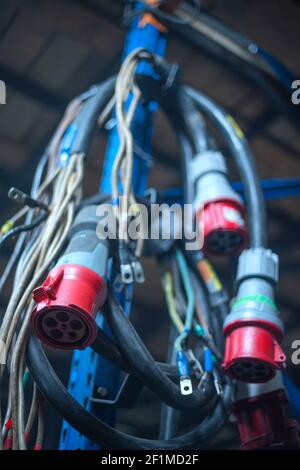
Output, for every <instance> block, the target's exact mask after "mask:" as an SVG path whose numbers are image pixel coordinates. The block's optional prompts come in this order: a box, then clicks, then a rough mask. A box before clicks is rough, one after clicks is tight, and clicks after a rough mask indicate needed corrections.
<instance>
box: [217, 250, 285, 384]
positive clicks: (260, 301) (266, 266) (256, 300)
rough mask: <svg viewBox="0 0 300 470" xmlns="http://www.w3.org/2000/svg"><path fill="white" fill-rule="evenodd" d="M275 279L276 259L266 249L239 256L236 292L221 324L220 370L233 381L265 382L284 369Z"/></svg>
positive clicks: (281, 331) (280, 322)
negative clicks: (222, 347)
mask: <svg viewBox="0 0 300 470" xmlns="http://www.w3.org/2000/svg"><path fill="white" fill-rule="evenodd" d="M277 279H278V257H277V255H276V254H274V253H272V252H271V251H270V250H266V249H264V248H252V249H249V250H245V251H244V252H243V253H242V254H241V255H240V258H239V265H238V274H237V282H238V293H237V296H236V299H235V302H234V304H233V306H232V310H231V313H230V314H229V315H228V316H227V318H226V320H225V324H224V334H225V338H226V342H225V356H224V363H223V369H224V371H225V372H226V373H227V374H228V375H229V376H231V377H232V378H234V379H237V380H241V381H244V382H249V383H262V382H267V381H268V380H270V379H271V378H272V377H274V375H275V373H276V371H277V370H279V369H282V368H283V367H285V361H286V357H285V354H284V352H283V350H282V349H281V347H280V342H281V340H282V337H283V324H282V321H281V319H280V317H279V312H278V311H277V308H276V305H275V303H274V286H275V284H276V282H277Z"/></svg>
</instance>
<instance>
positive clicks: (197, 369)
mask: <svg viewBox="0 0 300 470" xmlns="http://www.w3.org/2000/svg"><path fill="white" fill-rule="evenodd" d="M142 60H148V61H151V63H152V65H153V66H154V67H156V70H157V71H158V72H159V73H160V75H161V80H160V81H159V82H158V84H159V85H160V84H161V83H165V80H166V78H167V77H166V76H165V75H164V74H165V73H167V72H168V70H169V68H168V66H167V64H163V63H162V61H161V59H159V58H156V57H154V56H151V55H150V54H148V53H147V52H146V51H145V50H143V49H137V50H135V51H134V52H133V53H132V54H131V55H130V56H129V57H128V58H127V59H126V60H125V61H124V64H123V66H122V67H121V70H120V73H119V74H118V76H117V79H115V78H112V79H109V80H107V81H106V82H104V83H103V84H101V85H98V86H96V87H93V88H92V89H91V90H90V92H88V93H87V94H84V95H82V96H81V97H79V98H78V99H76V100H74V101H73V103H72V105H71V107H69V109H68V111H67V113H66V116H65V117H64V119H63V121H62V123H61V125H60V127H59V129H58V131H57V133H56V135H55V138H54V139H53V140H52V144H51V145H50V151H49V152H48V153H47V159H48V169H47V174H46V176H45V180H44V181H43V182H42V183H41V182H38V184H37V185H36V188H35V192H34V195H35V198H36V199H37V200H39V199H41V200H43V201H44V202H45V204H46V205H47V207H48V212H44V215H43V217H44V220H43V221H42V222H41V223H42V225H40V226H39V227H38V228H37V227H33V228H32V229H31V235H30V237H28V238H27V239H26V240H25V239H24V237H23V238H22V244H21V248H20V250H21V249H22V248H23V247H24V250H23V253H21V251H19V264H18V266H17V270H16V275H15V288H14V291H13V293H12V296H11V299H10V301H9V304H8V307H7V310H6V314H5V316H4V319H3V323H2V326H1V329H0V340H2V341H3V342H4V344H5V345H6V348H7V352H8V353H9V354H8V358H9V360H8V366H9V367H8V368H7V369H8V371H9V374H10V383H9V392H8V396H9V400H10V401H9V405H8V410H7V413H6V420H5V423H4V424H5V426H4V428H3V437H4V439H7V436H10V435H12V437H13V442H12V446H13V448H14V449H25V448H26V434H28V433H30V431H31V430H32V428H33V423H34V420H35V416H36V414H38V416H39V419H38V423H39V424H38V430H37V437H36V448H38V447H39V446H40V445H41V442H42V434H43V415H42V406H41V400H40V395H39V393H41V394H42V395H43V396H44V397H46V398H47V400H49V401H50V402H51V403H52V404H53V405H54V406H55V408H56V409H57V410H58V411H59V413H60V414H61V415H62V416H63V418H64V419H66V420H67V421H68V422H69V423H70V424H71V425H72V426H73V427H75V428H76V429H77V430H79V431H80V432H81V433H82V434H84V435H85V436H87V437H88V438H90V439H91V440H92V441H94V442H96V443H99V444H101V445H102V446H104V447H108V448H118V449H128V448H138V449H176V448H178V449H179V448H184V449H187V448H199V447H201V446H203V445H204V444H205V443H206V442H207V441H208V440H209V439H210V438H212V437H213V436H214V435H215V434H216V432H217V431H218V430H219V429H221V427H222V426H223V425H224V423H225V422H226V420H227V418H228V415H229V414H230V412H231V409H232V403H233V398H234V394H233V391H234V386H233V383H232V382H231V380H230V379H229V378H228V377H227V376H225V375H224V374H223V370H222V360H223V354H224V335H223V331H222V329H223V322H224V320H225V318H226V316H227V313H228V299H227V295H226V292H225V290H224V288H223V287H222V285H221V282H220V280H219V279H218V277H217V275H216V273H215V271H214V269H213V267H212V265H211V264H210V262H209V261H208V259H207V258H206V257H205V255H204V254H203V253H202V251H201V250H200V249H199V248H197V249H196V248H195V249H194V250H186V249H185V247H184V243H182V242H181V243H175V240H173V242H172V244H171V246H170V247H169V250H168V252H167V253H165V252H164V251H163V250H162V252H161V253H159V255H158V262H159V264H160V268H161V276H162V284H163V288H164V291H165V296H166V303H167V307H168V311H169V314H170V318H171V321H172V323H173V326H174V328H175V330H176V338H175V341H174V350H175V352H176V363H177V365H176V366H175V365H174V364H173V363H172V364H164V363H163V364H161V363H157V362H156V361H155V360H154V358H153V357H152V356H151V354H150V353H149V351H148V350H147V348H146V346H145V345H144V343H143V341H142V339H141V338H140V337H139V335H138V334H137V332H136V330H135V329H134V327H133V325H132V324H131V322H130V320H129V319H128V318H127V317H126V315H125V313H124V311H123V309H122V306H121V305H120V304H119V302H118V300H117V298H116V293H115V292H114V288H113V284H112V282H110V281H108V297H107V301H106V303H105V304H104V306H103V312H102V313H103V315H104V317H105V319H106V321H107V323H108V325H109V327H110V328H111V331H112V333H113V338H114V339H113V340H112V339H110V338H109V337H108V336H106V335H105V334H104V333H103V331H101V330H99V329H98V336H97V339H96V341H95V343H94V344H93V345H92V347H93V349H94V350H95V351H96V352H97V353H99V354H101V355H102V356H104V357H106V358H107V359H109V360H110V361H111V362H113V363H115V364H116V365H117V366H118V367H120V368H121V369H123V370H124V371H125V372H127V373H128V374H130V375H132V376H134V377H135V378H136V379H138V380H139V381H140V382H142V383H143V384H144V385H145V386H146V387H147V388H149V389H150V390H151V391H152V392H153V393H154V394H155V395H156V396H157V397H158V398H159V399H160V400H161V401H162V403H164V404H165V405H168V406H169V407H171V408H172V409H176V410H179V411H182V412H184V411H193V412H197V411H198V410H199V409H200V408H202V407H203V406H204V405H207V406H208V412H207V417H206V418H205V419H204V420H203V421H202V422H201V423H200V424H199V425H198V426H197V427H196V428H195V429H194V430H192V431H190V432H188V433H186V434H184V435H182V436H178V437H174V438H172V439H162V440H147V439H142V438H137V437H134V436H130V435H127V434H125V433H122V432H120V431H117V430H115V429H113V428H112V427H110V426H108V425H107V424H106V423H104V422H103V421H101V420H100V419H98V418H96V417H95V416H93V415H92V414H91V413H89V412H88V411H87V410H85V409H84V408H83V407H82V406H81V405H80V404H79V403H77V402H76V401H75V399H74V398H73V397H72V396H71V395H70V394H69V393H68V391H67V390H66V389H65V387H64V386H63V384H62V383H61V382H60V380H59V378H58V377H57V376H56V374H55V371H54V370H53V369H52V367H51V365H50V364H49V361H48V359H47V357H46V354H45V352H44V350H43V348H42V346H41V343H39V342H38V341H37V339H36V338H34V337H33V336H32V335H29V331H28V325H29V320H30V312H31V311H32V307H33V305H32V301H31V292H32V290H33V289H34V288H36V286H37V284H38V283H39V282H40V281H41V278H42V277H43V276H44V275H45V274H46V273H47V271H48V270H49V269H50V268H51V267H52V264H53V263H54V262H55V261H57V259H58V257H59V255H60V252H61V250H62V249H63V247H64V245H65V241H66V239H67V237H68V234H69V232H70V228H71V225H72V222H73V219H74V216H75V214H76V212H77V209H78V203H79V201H80V200H81V196H82V195H81V185H82V180H83V176H84V159H85V157H86V156H87V153H88V145H89V142H90V140H91V136H92V132H93V130H94V128H95V125H96V123H97V122H98V123H99V122H100V123H101V124H103V123H104V122H105V121H107V119H108V118H109V116H110V113H111V110H112V105H113V104H114V103H115V107H116V110H115V113H116V125H117V129H118V133H119V149H118V153H117V156H116V159H115V162H114V167H113V170H112V174H111V181H112V194H111V198H110V196H107V195H105V196H104V197H103V195H101V196H100V197H99V196H97V197H96V199H95V200H96V202H97V200H98V202H100V203H103V202H107V201H110V199H111V200H112V204H113V206H114V208H115V212H114V213H115V217H116V218H117V220H118V224H119V239H118V240H117V243H110V250H109V253H110V258H111V259H112V261H113V266H114V269H115V270H116V275H119V274H120V273H121V275H122V267H124V266H127V265H130V264H132V263H133V264H134V263H136V258H135V257H136V256H140V255H141V253H142V249H143V239H142V237H141V238H140V239H139V240H138V242H137V244H136V246H135V253H133V250H132V248H131V244H130V242H131V240H130V239H129V238H128V234H127V228H128V227H127V226H128V220H129V217H130V214H129V207H130V204H133V205H135V204H136V198H135V195H134V192H133V188H132V168H133V136H132V132H131V123H132V120H133V117H134V113H135V110H136V108H137V105H138V103H139V100H140V99H141V97H142V96H143V98H144V99H145V100H146V101H147V100H148V101H149V100H150V99H151V97H149V96H147V91H145V90H144V89H143V86H142V84H141V85H137V81H136V68H137V65H138V63H139V62H140V61H142ZM156 85H157V83H156ZM154 89H155V90H156V93H157V95H156V96H155V97H156V99H157V101H159V103H160V105H161V106H162V108H163V110H164V112H165V113H166V115H167V116H168V117H169V119H170V121H171V124H172V126H173V128H174V130H175V132H176V134H177V135H178V138H179V143H180V145H181V149H182V154H183V159H182V161H183V170H184V171H183V174H184V186H185V200H186V202H193V198H194V189H195V185H194V182H193V179H192V175H191V171H190V164H191V162H193V160H194V158H195V156H199V161H200V162H201V155H202V154H203V153H205V152H207V150H208V149H209V148H211V149H212V150H214V149H215V146H216V142H215V138H210V136H209V135H208V131H207V128H206V125H205V120H204V118H203V116H206V117H208V119H209V120H210V121H211V122H212V123H213V124H214V125H215V127H216V128H217V130H218V132H219V133H220V134H221V135H222V137H223V138H224V139H225V141H226V143H227V145H228V148H229V150H230V152H231V154H232V156H233V157H234V160H235V163H236V165H237V167H238V169H239V170H240V173H241V176H242V179H243V183H244V186H245V193H246V198H247V203H248V210H249V216H250V217H249V218H250V222H251V226H250V227H251V229H250V244H251V247H252V248H258V247H259V248H260V247H264V246H265V243H266V240H265V238H266V237H265V213H264V203H263V198H262V194H261V189H260V186H259V182H258V179H257V175H256V170H255V166H254V163H253V160H252V156H251V153H250V150H249V148H248V146H247V142H246V141H245V139H244V137H243V136H242V134H241V133H239V132H238V131H237V127H236V125H234V124H233V122H232V120H230V119H229V117H228V116H227V114H226V113H225V112H224V111H223V110H222V109H221V108H219V107H218V106H217V105H215V104H214V103H213V102H212V101H211V100H209V99H208V98H206V97H205V96H203V95H201V94H200V93H198V92H196V91H195V90H193V89H191V88H188V87H184V86H182V85H181V84H180V83H179V82H178V81H177V80H175V81H174V83H173V84H172V86H171V87H170V89H169V90H168V92H167V93H165V91H166V90H165V89H164V93H160V87H159V86H158V87H157V86H156V87H154ZM157 90H158V91H157ZM152 92H153V90H152ZM151 96H152V95H151ZM202 114H203V116H202ZM70 130H71V131H72V132H73V134H72V136H73V137H72V138H71V139H70V138H69V137H70V132H71V131H70ZM67 137H68V139H67ZM206 157H207V155H206ZM47 159H46V161H47ZM206 161H207V158H206V159H203V160H202V162H204V163H205V162H206ZM220 162H221V163H220ZM209 164H210V162H209ZM214 165H215V166H214V168H213V171H214V172H216V165H219V167H220V168H221V170H220V169H219V167H217V170H218V172H219V173H222V172H223V173H224V171H225V170H224V165H223V163H222V161H221V160H220V159H216V163H214ZM207 168H208V169H207ZM209 171H211V169H210V167H206V169H205V172H209ZM223 173H222V175H223ZM41 179H42V177H41ZM121 196H124V198H123V200H122V197H121ZM94 202H95V201H94ZM90 203H91V201H86V204H87V205H88V204H90ZM35 211H36V212H37V214H36V213H35V214H34V217H35V218H34V219H33V221H34V220H36V218H37V217H38V216H39V213H40V212H41V211H42V209H38V210H36V209H35ZM25 213H26V210H25V211H24V210H23V212H22V214H21V215H22V216H24V215H25ZM31 214H32V212H31ZM84 227H85V222H84V223H82V227H81V230H84ZM8 233H9V232H8ZM184 241H185V240H183V242H184ZM25 242H26V243H25ZM158 245H159V242H158ZM150 248H151V243H150ZM150 251H151V250H150ZM156 255H157V253H156ZM94 261H95V260H94ZM135 266H136V264H135ZM130 269H131V268H130ZM133 279H135V277H134V276H133ZM133 279H131V280H130V281H128V279H127V280H126V279H125V280H124V279H123V278H122V281H123V284H125V285H126V284H129V283H132V282H133ZM135 280H136V279H135ZM43 288H44V289H45V284H44V285H43ZM123 288H124V286H123ZM50 294H51V293H50ZM28 338H29V342H28ZM27 342H28V347H27ZM26 347H27V352H26ZM25 355H26V359H25ZM27 367H28V369H27ZM28 370H29V371H30V374H31V375H32V377H33V379H34V383H35V385H34V388H33V396H32V397H31V409H30V412H29V416H28V417H27V424H25V414H26V413H25V408H26V407H25V401H24V383H26V382H27V380H28ZM1 376H2V378H3V376H4V367H2V370H1ZM37 389H38V390H39V392H38V391H37ZM7 423H9V426H8V424H7ZM11 424H12V425H11ZM163 434H164V435H167V433H163ZM175 434H176V430H175Z"/></svg>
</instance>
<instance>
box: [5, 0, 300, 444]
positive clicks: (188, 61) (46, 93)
mask: <svg viewBox="0 0 300 470" xmlns="http://www.w3.org/2000/svg"><path fill="white" fill-rule="evenodd" d="M204 5H205V7H206V9H207V10H208V11H209V12H210V13H211V14H212V15H215V16H216V17H218V18H220V19H221V20H222V21H223V22H224V23H225V24H228V25H229V26H231V27H232V28H233V29H235V30H237V31H239V32H241V33H242V34H244V35H245V36H248V37H250V38H251V39H253V40H254V41H255V42H257V43H259V44H260V45H261V46H262V47H264V48H265V49H266V50H268V51H269V52H270V53H272V54H273V55H274V56H276V57H277V58H278V59H279V60H281V61H282V62H283V63H284V64H285V65H287V66H288V67H289V68H290V69H292V70H293V71H294V72H295V75H296V78H300V54H299V44H300V31H299V24H300V2H299V1H296V0H285V1H284V2H283V1H280V0H264V1H259V0H226V1H225V0H215V1H214V0H212V1H206V2H204ZM123 38H124V28H123V27H122V5H121V3H120V2H119V1H118V0H74V1H71V0H23V1H22V0H0V79H1V80H4V81H5V82H6V85H7V104H6V105H3V106H1V107H0V183H1V185H0V203H1V206H0V207H1V220H2V221H4V220H6V218H7V217H9V215H10V214H11V213H12V212H13V211H14V209H15V208H14V206H13V203H12V202H11V201H9V200H8V199H7V191H8V189H9V188H10V187H11V186H16V187H18V188H20V189H22V190H25V191H26V190H28V189H29V187H30V183H31V179H32V176H33V171H34V168H35V165H36V163H37V161H38V159H39V157H40V154H41V152H42V150H43V149H44V147H45V146H46V144H47V141H48V139H49V138H50V136H51V134H52V132H53V130H54V129H55V127H56V125H57V124H58V122H59V119H60V118H61V116H62V114H63V111H64V109H65V107H66V105H67V103H68V102H69V101H70V99H71V98H72V97H74V96H75V95H76V94H78V93H80V92H82V91H83V90H85V89H86V88H88V87H89V86H90V85H92V84H93V83H96V82H99V81H102V80H103V79H104V78H106V77H108V76H110V75H111V74H112V73H114V72H116V71H117V69H118V65H119V63H120V56H121V51H122V42H123ZM167 57H168V60H169V61H174V62H178V63H179V64H180V66H181V67H182V69H183V76H184V80H185V81H186V82H187V83H189V84H191V85H194V86H195V87H197V88H199V89H200V90H203V91H204V92H205V93H207V94H208V95H210V96H211V97H212V98H214V99H215V100H216V101H218V102H219V103H220V104H222V105H223V106H224V107H225V108H227V109H228V110H230V112H231V113H232V114H233V116H234V117H235V118H236V119H237V121H238V122H239V124H240V125H241V127H242V128H243V129H244V130H245V133H246V135H247V137H248V139H249V141H250V144H251V147H252V150H253V152H254V155H255V157H256V161H257V164H258V167H259V170H260V175H261V177H262V178H273V177H294V176H300V132H299V131H297V129H296V127H295V126H292V125H291V124H289V123H288V122H287V120H286V119H285V118H284V117H283V115H282V114H281V113H280V112H278V110H276V109H275V108H274V106H273V105H272V102H270V101H267V100H266V99H265V97H264V96H263V95H262V93H261V91H260V90H259V89H258V88H257V87H255V86H254V85H253V83H251V82H249V81H246V80H245V79H244V78H243V76H242V74H240V73H239V72H238V71H236V70H234V69H231V68H229V67H228V66H225V65H224V63H219V62H217V61H216V60H215V59H214V58H212V57H211V56H209V55H208V54H207V53H206V52H204V51H203V50H201V49H196V48H195V47H192V46H191V44H189V43H188V42H186V41H184V40H182V39H181V38H180V37H178V36H174V35H172V36H171V38H170V42H169V46H168V54H167ZM104 137H105V136H103V135H102V136H100V138H99V136H97V137H96V138H95V141H94V144H93V146H92V150H91V154H90V160H89V165H88V168H87V173H86V194H87V195H90V194H93V193H95V192H96V191H97V187H98V182H99V177H100V174H101V163H102V160H103V154H104V150H105V139H104ZM154 142H155V143H154V151H153V154H154V158H155V168H153V170H152V172H151V179H150V185H151V186H153V187H158V188H167V187H170V186H178V185H180V163H179V155H178V151H177V146H176V140H175V137H174V136H173V134H172V133H171V131H170V130H169V128H168V127H167V125H166V122H165V120H164V118H163V116H162V115H159V117H158V119H157V120H156V131H155V138H154ZM268 215H269V235H270V247H271V248H272V249H273V250H274V251H277V252H279V254H280V256H281V280H280V283H279V288H278V292H277V301H278V305H279V308H280V310H281V312H282V315H283V319H284V321H285V325H286V333H287V334H286V337H285V343H284V345H285V350H286V353H287V356H288V359H289V368H290V371H291V374H292V376H293V378H294V379H295V381H296V382H298V384H300V374H299V368H298V369H297V367H296V366H293V365H292V364H291V362H290V357H291V344H292V342H293V340H295V339H300V317H299V313H300V292H299V285H300V269H299V266H300V236H299V235H300V230H299V219H300V200H299V198H298V199H297V198H295V199H291V198H290V199H285V200H276V201H272V202H268ZM10 248H11V246H8V248H7V249H6V251H3V250H2V253H1V259H0V262H1V269H3V266H4V264H5V262H6V260H7V259H8V256H9V254H10ZM217 263H218V264H219V266H220V267H221V268H222V265H220V262H218V261H217ZM146 276H147V285H146V286H144V287H142V288H139V289H138V290H137V292H136V302H135V307H134V312H133V319H134V322H135V324H136V326H137V329H138V330H139V332H140V333H141V335H142V336H143V338H144V339H145V341H146V343H147V344H148V346H149V348H150V350H151V351H152V353H153V354H154V355H155V357H156V358H157V359H159V360H163V359H164V357H165V353H166V345H167V337H168V321H167V318H168V317H167V314H166V308H165V305H164V301H163V295H162V291H161V288H160V285H159V276H158V273H157V269H156V267H155V265H154V264H153V263H152V262H148V261H146ZM0 302H1V310H2V312H3V308H4V306H5V304H6V302H7V293H5V292H4V294H3V296H2V298H1V299H0ZM51 357H52V358H53V360H54V361H55V364H56V366H57V367H59V369H60V370H61V372H63V371H64V374H65V378H66V377H67V375H66V371H67V368H66V367H65V366H66V365H67V364H68V362H69V359H70V355H69V354H66V353H58V352H55V353H53V352H52V353H51ZM145 400H147V402H148V406H147V408H146V410H145V409H143V411H142V412H141V408H140V407H137V408H136V409H135V410H134V411H133V412H131V411H130V414H129V412H128V411H121V412H120V418H121V426H122V429H124V430H125V429H126V430H127V431H130V432H136V433H141V434H143V435H145V436H147V437H151V436H153V435H154V434H155V432H156V431H157V426H158V413H159V406H158V403H157V402H156V401H155V400H154V398H153V397H151V396H150V395H148V394H145V396H143V398H142V401H143V402H145ZM141 405H142V402H141ZM199 412H201V410H199ZM51 414H52V417H51V419H49V423H48V427H47V429H48V432H47V441H46V448H47V447H52V448H55V446H57V438H58V435H57V432H56V433H55V430H57V429H58V423H59V421H58V420H59V418H58V417H57V416H55V415H54V413H52V412H51ZM235 437H236V435H235V428H234V426H233V425H229V426H227V428H226V429H225V430H224V431H223V432H222V433H221V435H220V436H219V437H218V438H217V439H216V441H215V442H214V443H213V444H212V445H213V447H214V448H218V447H222V448H224V447H225V448H226V447H227V448H230V447H232V446H234V444H235Z"/></svg>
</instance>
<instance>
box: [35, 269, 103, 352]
mask: <svg viewBox="0 0 300 470" xmlns="http://www.w3.org/2000/svg"><path fill="white" fill-rule="evenodd" d="M33 298H34V300H35V302H36V304H37V305H36V307H35V309H34V311H33V314H32V317H31V326H32V328H33V330H34V332H35V334H36V336H38V337H39V338H40V340H41V341H43V342H44V343H45V344H47V345H48V346H52V347H54V348H61V349H76V348H79V349H84V348H86V347H87V346H89V345H90V344H92V343H93V342H94V341H95V338H96V335H97V326H96V322H95V318H96V315H97V312H98V311H99V309H100V308H101V307H102V305H103V303H104V301H105V298H106V283H105V281H104V280H103V279H102V278H101V277H100V276H98V274H97V273H95V272H94V271H92V270H90V269H87V268H85V267H84V266H80V265H75V264H73V265H72V264H70V265H62V266H58V267H56V268H54V269H53V270H52V271H51V272H50V274H49V275H48V277H47V279H46V281H45V282H44V284H43V285H42V286H40V287H38V288H37V289H35V290H34V292H33Z"/></svg>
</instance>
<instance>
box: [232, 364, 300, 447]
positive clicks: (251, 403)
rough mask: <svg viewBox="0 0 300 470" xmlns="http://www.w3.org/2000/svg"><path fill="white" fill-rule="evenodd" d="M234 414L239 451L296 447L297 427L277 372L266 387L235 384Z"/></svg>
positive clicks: (297, 443)
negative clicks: (238, 435)
mask: <svg viewBox="0 0 300 470" xmlns="http://www.w3.org/2000/svg"><path fill="white" fill-rule="evenodd" d="M234 414H235V417H236V419H237V424H238V428H239V433H240V439H241V449H242V450H272V449H273V450H276V449H282V450H283V449H297V448H298V446H299V426H298V424H297V422H296V421H295V420H294V419H293V418H292V417H291V416H290V413H289V402H288V399H287V396H286V393H285V391H284V386H283V383H282V380H281V374H280V373H277V374H276V376H275V377H274V378H273V379H272V380H271V381H270V382H268V383H266V384H259V385H258V384H242V383H239V384H238V387H237V401H236V403H235V405H234Z"/></svg>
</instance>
